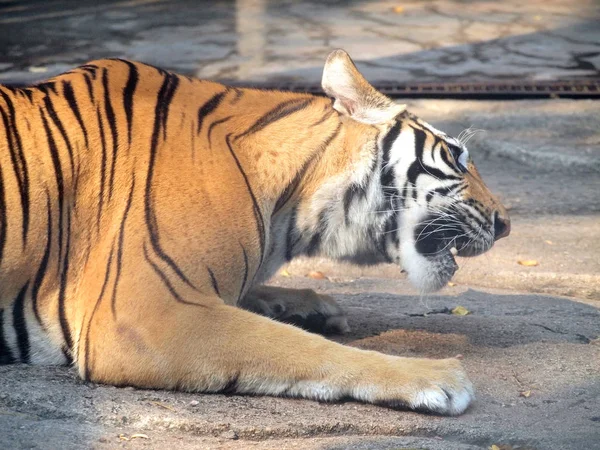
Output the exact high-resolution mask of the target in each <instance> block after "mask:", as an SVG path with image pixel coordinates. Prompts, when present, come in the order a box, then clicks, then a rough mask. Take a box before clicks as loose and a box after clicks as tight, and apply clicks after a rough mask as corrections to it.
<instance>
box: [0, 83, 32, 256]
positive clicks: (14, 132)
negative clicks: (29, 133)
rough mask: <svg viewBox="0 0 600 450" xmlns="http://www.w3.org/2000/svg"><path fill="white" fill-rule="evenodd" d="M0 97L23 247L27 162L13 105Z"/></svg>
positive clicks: (26, 223) (27, 205) (6, 97)
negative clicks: (17, 191)
mask: <svg viewBox="0 0 600 450" xmlns="http://www.w3.org/2000/svg"><path fill="white" fill-rule="evenodd" d="M0 95H2V98H3V99H4V101H5V102H6V106H7V107H8V117H6V116H5V112H4V110H3V109H1V108H0V112H1V113H2V120H3V122H4V126H5V129H6V136H7V141H8V144H9V149H10V153H11V160H12V163H13V169H14V172H15V176H16V177H17V181H18V184H19V195H20V198H21V211H22V213H23V229H22V233H23V246H25V245H26V244H27V232H28V230H29V173H28V171H27V160H26V159H25V153H24V152H23V143H22V141H21V134H20V133H19V130H18V128H17V121H16V111H15V108H14V105H13V103H12V101H11V99H10V97H8V96H7V95H6V94H5V93H4V92H2V90H1V89H0ZM13 142H14V147H13Z"/></svg>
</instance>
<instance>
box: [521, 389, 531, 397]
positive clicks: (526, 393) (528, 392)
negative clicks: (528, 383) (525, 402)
mask: <svg viewBox="0 0 600 450" xmlns="http://www.w3.org/2000/svg"><path fill="white" fill-rule="evenodd" d="M519 397H525V398H529V397H531V391H521V392H519Z"/></svg>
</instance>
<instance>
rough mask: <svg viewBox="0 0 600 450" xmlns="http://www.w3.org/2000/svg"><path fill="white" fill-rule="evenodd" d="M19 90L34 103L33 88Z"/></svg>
mask: <svg viewBox="0 0 600 450" xmlns="http://www.w3.org/2000/svg"><path fill="white" fill-rule="evenodd" d="M19 92H20V93H21V94H23V95H24V96H25V97H27V98H28V99H29V103H33V91H32V90H31V89H27V88H25V89H21V90H20V91H19Z"/></svg>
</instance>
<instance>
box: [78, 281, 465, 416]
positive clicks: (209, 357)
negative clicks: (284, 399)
mask: <svg viewBox="0 0 600 450" xmlns="http://www.w3.org/2000/svg"><path fill="white" fill-rule="evenodd" d="M150 292H152V291H150ZM154 300H155V299H154V298H152V299H150V298H146V299H137V300H136V301H135V302H132V305H137V306H135V307H133V308H124V309H125V310H129V312H128V313H127V314H123V313H122V312H118V318H117V319H116V320H113V319H111V318H110V317H107V316H105V315H104V314H100V309H101V307H100V308H98V311H97V313H98V314H97V315H96V318H95V319H94V320H92V321H91V324H90V325H91V327H92V328H91V333H89V336H88V341H89V342H87V344H86V343H84V346H86V348H87V351H86V353H85V354H80V355H79V358H78V362H79V368H80V372H81V374H82V375H83V376H84V377H86V378H87V379H90V380H93V381H96V382H102V383H109V384H115V385H121V386H123V385H132V386H137V387H143V388H159V389H181V390H186V391H198V392H229V393H247V394H263V395H277V396H289V397H302V398H308V399H315V400H325V401H327V400H338V399H342V398H352V399H355V400H358V401H362V402H367V403H374V404H381V405H386V406H391V407H407V408H411V409H418V410H422V411H432V412H436V413H440V414H459V413H461V412H463V411H464V410H465V408H466V407H467V406H468V404H469V403H470V401H471V399H472V398H473V390H472V386H471V383H470V382H469V380H468V378H467V376H466V374H465V372H464V371H463V369H462V367H461V365H460V362H459V361H458V360H456V359H443V360H432V359H416V358H400V357H394V356H390V355H385V354H382V353H377V352H373V351H367V350H360V349H357V348H353V347H348V346H344V345H341V344H338V343H335V342H332V341H329V340H327V339H325V338H323V337H322V336H319V335H316V334H311V333H308V332H306V331H304V330H301V329H299V328H296V327H293V326H291V325H288V324H283V323H279V322H276V321H273V320H270V319H268V318H265V317H262V316H259V315H256V314H253V313H250V312H248V311H245V310H243V309H240V308H237V307H233V306H229V305H225V304H223V303H222V302H220V300H219V299H217V298H212V297H211V298H206V299H200V300H199V301H201V303H200V304H199V305H189V304H183V303H180V302H177V301H175V300H174V299H169V301H161V300H158V301H156V302H154ZM108 310H109V313H110V308H108ZM121 311H123V309H122V310H121ZM84 362H85V364H84ZM84 366H85V367H84Z"/></svg>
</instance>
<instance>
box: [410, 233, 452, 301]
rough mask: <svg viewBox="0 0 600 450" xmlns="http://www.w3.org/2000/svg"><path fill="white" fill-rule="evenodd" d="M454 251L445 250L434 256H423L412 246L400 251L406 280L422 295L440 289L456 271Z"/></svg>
mask: <svg viewBox="0 0 600 450" xmlns="http://www.w3.org/2000/svg"><path fill="white" fill-rule="evenodd" d="M453 253H455V249H454V248H452V250H450V249H445V250H441V251H438V252H436V253H435V254H428V255H423V254H421V253H419V252H418V251H417V250H416V248H415V247H414V246H413V245H406V246H405V248H403V249H402V258H401V260H402V267H403V268H404V270H405V271H406V273H407V274H408V279H409V281H410V282H411V283H412V285H413V286H415V287H416V288H417V289H418V290H419V291H421V292H423V293H429V292H435V291H439V290H440V289H442V288H443V287H444V286H446V285H447V284H448V282H449V281H450V280H451V279H452V277H453V276H454V273H455V272H456V271H457V270H458V264H457V263H456V260H455V259H454V254H453Z"/></svg>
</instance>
